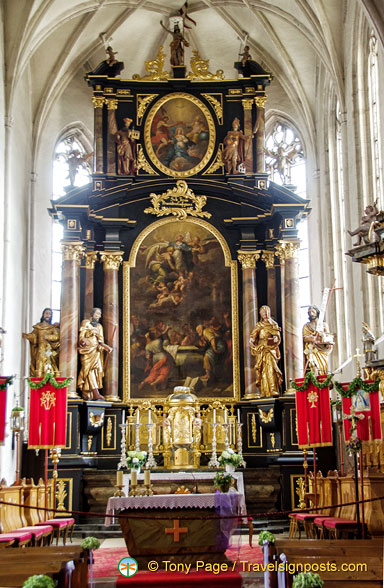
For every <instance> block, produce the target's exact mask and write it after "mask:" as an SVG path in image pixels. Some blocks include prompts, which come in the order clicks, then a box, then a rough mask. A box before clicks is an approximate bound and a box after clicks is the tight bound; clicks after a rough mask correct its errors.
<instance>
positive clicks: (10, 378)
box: [0, 376, 15, 390]
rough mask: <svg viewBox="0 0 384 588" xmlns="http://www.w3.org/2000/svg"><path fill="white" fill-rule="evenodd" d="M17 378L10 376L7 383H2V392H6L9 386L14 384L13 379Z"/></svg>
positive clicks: (0, 383)
mask: <svg viewBox="0 0 384 588" xmlns="http://www.w3.org/2000/svg"><path fill="white" fill-rule="evenodd" d="M14 377H15V376H10V377H9V378H7V379H6V380H5V382H0V390H6V388H7V386H8V384H13V378H14Z"/></svg>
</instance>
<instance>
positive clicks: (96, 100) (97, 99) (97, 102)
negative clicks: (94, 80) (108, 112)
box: [92, 96, 105, 108]
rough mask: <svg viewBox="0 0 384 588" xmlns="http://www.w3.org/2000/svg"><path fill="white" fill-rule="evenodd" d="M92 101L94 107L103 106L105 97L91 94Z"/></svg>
mask: <svg viewBox="0 0 384 588" xmlns="http://www.w3.org/2000/svg"><path fill="white" fill-rule="evenodd" d="M92 102H93V107H94V108H103V105H104V102H105V98H104V96H93V97H92Z"/></svg>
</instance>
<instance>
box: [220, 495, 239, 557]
mask: <svg viewBox="0 0 384 588" xmlns="http://www.w3.org/2000/svg"><path fill="white" fill-rule="evenodd" d="M239 497H240V495H239V494H238V493H237V492H226V493H222V492H219V491H217V492H216V493H215V510H216V514H218V515H220V516H229V515H237V514H239ZM239 520H240V518H229V519H220V520H219V521H217V523H216V525H217V526H216V536H215V547H216V548H218V549H220V550H226V549H227V547H228V545H229V540H230V538H231V535H232V533H233V531H234V529H235V528H236V527H237V526H238V523H239Z"/></svg>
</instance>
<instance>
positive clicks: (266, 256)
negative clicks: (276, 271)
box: [261, 251, 275, 269]
mask: <svg viewBox="0 0 384 588" xmlns="http://www.w3.org/2000/svg"><path fill="white" fill-rule="evenodd" d="M261 259H262V260H263V261H264V263H265V267H266V268H267V269H271V268H273V267H274V265H275V252H274V251H263V253H262V255H261Z"/></svg>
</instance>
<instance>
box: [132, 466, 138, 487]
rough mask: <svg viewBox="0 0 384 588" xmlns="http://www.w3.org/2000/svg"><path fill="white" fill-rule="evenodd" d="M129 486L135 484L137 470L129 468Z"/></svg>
mask: <svg viewBox="0 0 384 588" xmlns="http://www.w3.org/2000/svg"><path fill="white" fill-rule="evenodd" d="M131 486H137V471H136V470H133V469H132V470H131Z"/></svg>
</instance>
